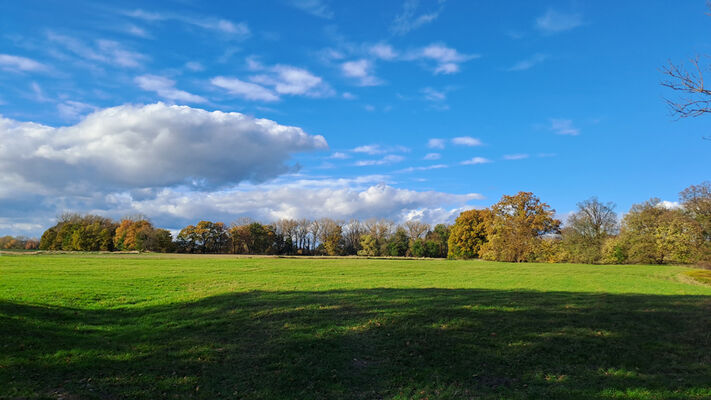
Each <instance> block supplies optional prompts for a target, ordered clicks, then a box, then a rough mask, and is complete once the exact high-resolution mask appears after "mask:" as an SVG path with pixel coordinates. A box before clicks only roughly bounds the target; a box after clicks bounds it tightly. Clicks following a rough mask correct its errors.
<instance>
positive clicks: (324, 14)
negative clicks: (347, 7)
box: [287, 0, 333, 19]
mask: <svg viewBox="0 0 711 400" xmlns="http://www.w3.org/2000/svg"><path fill="white" fill-rule="evenodd" d="M287 3H288V4H289V5H291V6H292V7H295V8H298V9H299V10H301V11H304V12H307V13H309V14H311V15H313V16H316V17H320V18H326V19H331V18H333V11H332V10H331V8H330V7H329V6H328V4H326V2H325V1H324V0H288V1H287Z"/></svg>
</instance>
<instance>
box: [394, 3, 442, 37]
mask: <svg viewBox="0 0 711 400" xmlns="http://www.w3.org/2000/svg"><path fill="white" fill-rule="evenodd" d="M438 3H439V4H442V3H443V1H439V2H438ZM418 8H419V0H405V2H404V3H403V5H402V11H401V12H400V14H398V15H397V16H395V20H394V21H393V23H392V25H391V26H390V30H391V31H392V32H393V33H394V34H396V35H404V34H406V33H408V32H410V31H412V30H415V29H417V28H420V27H421V26H423V25H426V24H429V23H431V22H433V21H434V20H436V19H437V17H439V14H440V12H442V7H441V6H440V7H439V8H438V9H437V10H433V11H430V12H425V13H420V14H418V13H417V9H418Z"/></svg>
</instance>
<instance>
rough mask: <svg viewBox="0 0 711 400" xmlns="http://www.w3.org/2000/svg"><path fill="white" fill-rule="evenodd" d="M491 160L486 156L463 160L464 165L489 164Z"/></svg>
mask: <svg viewBox="0 0 711 400" xmlns="http://www.w3.org/2000/svg"><path fill="white" fill-rule="evenodd" d="M490 162H491V160H489V159H487V158H484V157H474V158H472V159H471V160H466V161H462V162H461V164H462V165H477V164H487V163H490Z"/></svg>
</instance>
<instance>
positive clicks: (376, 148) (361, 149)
mask: <svg viewBox="0 0 711 400" xmlns="http://www.w3.org/2000/svg"><path fill="white" fill-rule="evenodd" d="M351 151H352V152H353V153H363V154H370V155H375V154H385V153H392V152H399V153H406V152H409V151H410V149H409V148H407V147H405V146H381V145H379V144H368V145H365V146H358V147H356V148H354V149H353V150H351Z"/></svg>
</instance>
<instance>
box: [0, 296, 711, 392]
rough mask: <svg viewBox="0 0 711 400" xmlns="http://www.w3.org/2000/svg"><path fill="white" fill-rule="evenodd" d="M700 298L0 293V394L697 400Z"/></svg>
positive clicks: (709, 381) (707, 359)
mask: <svg viewBox="0 0 711 400" xmlns="http://www.w3.org/2000/svg"><path fill="white" fill-rule="evenodd" d="M709 300H710V299H709V297H706V296H653V295H632V294H624V295H623V294H590V293H568V292H535V291H520V290H519V291H516V290H512V291H504V290H470V289H363V290H336V291H323V292H307V291H291V292H283V291H281V292H267V291H253V292H245V293H234V294H227V295H220V296H215V297H210V298H206V299H203V300H200V301H197V302H190V303H176V304H171V305H166V306H155V307H148V308H128V309H112V310H89V309H73V308H66V307H49V306H39V305H27V304H17V303H12V302H7V301H5V302H0V346H1V347H0V348H1V349H2V351H1V352H0V398H65V399H83V398H107V399H114V398H116V399H119V398H131V399H156V398H209V399H213V398H242V399H324V398H333V399H379V398H430V399H433V398H452V399H454V398H457V399H459V398H478V399H488V398H491V399H497V398H512V399H516V398H571V399H573V398H574V399H585V398H587V399H610V398H627V397H629V398H641V399H646V398H650V399H657V398H659V399H674V398H678V399H693V398H709V397H711V334H709V332H711V329H709V328H711V317H710V313H709V311H710V308H709Z"/></svg>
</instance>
